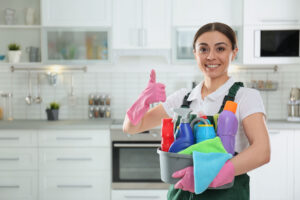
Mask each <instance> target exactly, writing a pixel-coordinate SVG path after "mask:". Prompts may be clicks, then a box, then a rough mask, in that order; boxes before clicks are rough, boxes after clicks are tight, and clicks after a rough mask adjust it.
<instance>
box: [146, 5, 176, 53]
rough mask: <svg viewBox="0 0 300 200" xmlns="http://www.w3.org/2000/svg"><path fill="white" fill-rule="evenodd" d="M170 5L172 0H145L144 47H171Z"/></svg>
mask: <svg viewBox="0 0 300 200" xmlns="http://www.w3.org/2000/svg"><path fill="white" fill-rule="evenodd" d="M170 7H171V2H170V0H143V8H142V10H143V33H142V43H143V47H146V48H154V49H155V48H158V49H163V48H166V49H169V48H171V42H170V41H171V8H170Z"/></svg>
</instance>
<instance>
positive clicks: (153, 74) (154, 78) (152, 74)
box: [149, 69, 156, 83]
mask: <svg viewBox="0 0 300 200" xmlns="http://www.w3.org/2000/svg"><path fill="white" fill-rule="evenodd" d="M149 82H150V83H155V82H156V74H155V71H154V69H152V70H151V74H150V80H149Z"/></svg>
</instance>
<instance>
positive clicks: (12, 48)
mask: <svg viewBox="0 0 300 200" xmlns="http://www.w3.org/2000/svg"><path fill="white" fill-rule="evenodd" d="M20 49H21V48H20V45H18V44H16V43H11V44H9V45H8V62H10V63H18V62H20V58H21V50H20Z"/></svg>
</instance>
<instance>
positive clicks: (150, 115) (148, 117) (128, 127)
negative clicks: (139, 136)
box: [123, 104, 169, 134]
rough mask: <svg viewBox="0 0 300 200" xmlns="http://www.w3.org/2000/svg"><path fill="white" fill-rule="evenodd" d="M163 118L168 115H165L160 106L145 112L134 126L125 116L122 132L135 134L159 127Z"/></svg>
mask: <svg viewBox="0 0 300 200" xmlns="http://www.w3.org/2000/svg"><path fill="white" fill-rule="evenodd" d="M164 118H169V115H168V114H167V113H166V111H165V109H164V107H163V105H162V104H159V105H158V106H156V107H154V108H152V109H150V110H149V111H148V112H146V114H145V115H144V116H143V118H142V119H141V121H140V122H139V123H138V124H137V125H135V126H134V125H133V124H132V123H131V122H130V120H129V119H128V116H127V115H126V116H125V119H124V122H123V132H124V133H130V134H135V133H140V132H143V131H145V130H149V129H151V128H154V127H156V126H159V125H160V124H161V120H162V119H164Z"/></svg>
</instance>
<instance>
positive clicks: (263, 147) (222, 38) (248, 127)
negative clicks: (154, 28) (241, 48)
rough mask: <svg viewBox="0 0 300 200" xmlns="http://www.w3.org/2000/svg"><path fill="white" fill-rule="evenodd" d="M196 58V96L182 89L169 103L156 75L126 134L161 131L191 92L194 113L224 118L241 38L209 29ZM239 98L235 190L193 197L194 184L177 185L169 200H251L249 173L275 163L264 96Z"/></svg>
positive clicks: (249, 92)
mask: <svg viewBox="0 0 300 200" xmlns="http://www.w3.org/2000/svg"><path fill="white" fill-rule="evenodd" d="M193 52H194V57H195V59H196V61H197V65H198V67H199V69H200V70H201V71H202V73H203V75H204V80H203V81H202V82H201V83H200V84H199V85H197V86H196V87H195V88H194V89H193V90H192V91H188V90H186V89H181V90H179V91H177V92H175V93H174V94H172V95H170V96H169V97H168V98H167V100H166V101H165V90H164V85H163V84H161V83H156V82H155V73H154V71H152V72H151V79H150V81H149V83H148V86H147V88H146V89H145V90H144V91H143V93H142V94H141V95H140V97H139V98H138V100H137V101H136V102H135V103H134V104H133V105H132V107H131V108H130V109H129V110H128V112H127V115H126V117H125V120H124V124H123V130H124V132H126V133H131V134H134V133H138V132H141V131H144V130H148V129H151V128H153V127H155V126H159V125H160V124H161V120H162V119H163V118H170V117H172V116H173V114H174V113H173V108H178V107H180V106H181V105H182V102H183V99H184V97H185V96H186V95H187V94H188V93H189V92H191V93H190V94H189V95H188V98H187V100H188V101H190V102H191V103H190V108H191V109H192V110H193V113H195V114H199V113H201V114H204V115H214V114H216V113H218V110H219V108H220V107H221V106H222V103H223V99H224V97H225V96H226V95H227V94H228V92H229V89H230V88H231V87H232V86H233V85H234V80H233V79H232V78H231V77H229V75H228V68H229V65H230V63H231V61H233V60H234V58H235V56H236V54H237V52H238V48H237V42H236V36H235V33H234V31H233V30H232V29H231V28H230V27H229V26H227V25H225V24H222V23H209V24H206V25H204V26H203V27H201V28H200V29H199V30H198V31H197V33H196V34H195V37H194V41H193ZM234 98H235V102H236V103H237V104H238V107H237V111H236V117H237V119H238V121H239V123H238V126H239V127H238V133H237V135H236V144H235V151H236V153H237V154H236V155H235V156H234V157H232V158H231V159H230V160H229V161H230V164H231V170H232V171H233V176H235V182H234V186H233V187H232V188H230V189H223V190H210V189H208V190H206V191H204V192H203V193H201V194H199V195H196V194H194V193H193V192H190V191H193V188H192V187H193V184H191V185H188V184H187V185H180V186H178V185H177V186H176V185H175V188H174V185H171V186H170V190H169V193H168V199H172V200H173V199H178V200H179V199H180V200H184V199H204V200H206V199H214V200H215V199H226V200H227V199H228V200H229V199H230V200H235V199H236V200H244V199H245V200H246V199H249V176H248V175H247V174H246V173H247V172H249V171H250V170H253V169H255V168H257V167H259V166H261V165H263V164H265V163H268V162H269V160H270V144H269V137H268V131H267V128H266V123H265V110H264V106H263V102H262V99H261V96H260V94H259V92H258V91H256V90H254V89H250V88H244V87H241V88H239V89H238V90H237V91H236V95H235V97H234ZM157 101H163V102H164V101H165V102H164V103H162V104H160V105H158V106H156V107H154V108H152V109H151V110H149V111H148V108H149V104H150V103H153V102H157ZM221 171H222V170H221ZM184 178H185V177H183V178H182V180H183V179H184ZM179 188H181V189H179ZM185 190H186V191H185Z"/></svg>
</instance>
